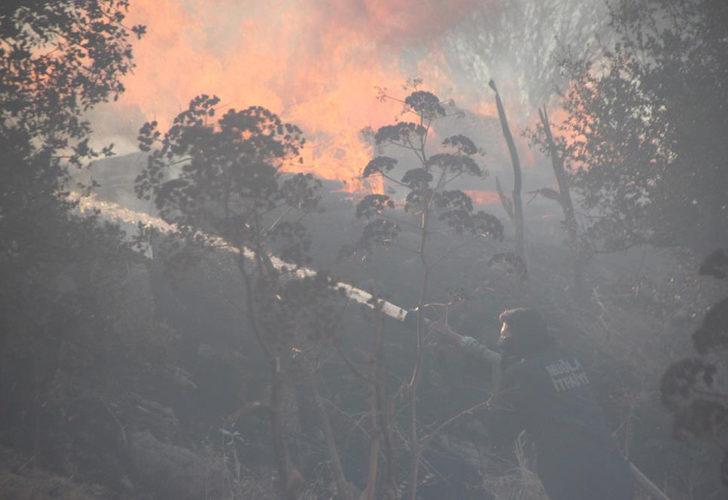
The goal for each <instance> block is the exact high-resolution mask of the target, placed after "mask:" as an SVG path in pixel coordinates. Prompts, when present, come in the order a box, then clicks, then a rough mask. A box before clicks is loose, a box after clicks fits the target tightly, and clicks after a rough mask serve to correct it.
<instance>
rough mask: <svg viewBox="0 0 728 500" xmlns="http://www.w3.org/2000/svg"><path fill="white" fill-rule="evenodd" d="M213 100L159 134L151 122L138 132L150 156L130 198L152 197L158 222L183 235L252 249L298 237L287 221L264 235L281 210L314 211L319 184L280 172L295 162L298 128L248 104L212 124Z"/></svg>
mask: <svg viewBox="0 0 728 500" xmlns="http://www.w3.org/2000/svg"><path fill="white" fill-rule="evenodd" d="M218 102H219V99H218V98H217V97H211V96H208V95H201V96H198V97H196V98H195V99H193V100H192V101H191V102H190V105H189V107H188V109H187V110H186V111H184V112H182V113H180V114H179V115H177V117H175V119H174V121H173V124H172V127H171V128H170V129H169V130H168V131H167V132H166V133H165V134H164V135H162V134H161V132H159V131H158V130H157V124H156V123H155V122H150V123H147V124H145V125H144V126H143V127H142V128H141V130H140V132H139V142H140V147H142V148H145V149H146V150H148V151H149V152H150V156H149V158H148V163H147V167H146V168H145V169H144V171H143V172H142V173H141V174H140V175H139V177H138V178H137V180H136V186H135V189H136V192H137V195H138V196H140V197H143V198H145V199H154V202H155V204H156V206H157V207H158V208H159V210H160V213H161V214H162V216H163V217H164V218H165V219H166V220H168V221H169V222H173V223H175V224H177V225H178V226H180V227H181V228H183V229H184V230H186V231H194V230H205V231H207V232H212V233H213V234H216V235H218V236H221V237H224V238H226V239H228V240H230V241H233V242H236V243H237V244H240V245H245V244H251V245H254V246H256V247H257V246H259V245H262V244H263V242H262V241H261V239H267V238H268V237H269V236H273V235H275V236H277V237H279V238H280V237H286V238H287V239H289V240H290V239H291V237H292V236H294V235H296V236H299V238H298V239H299V240H300V239H301V236H302V231H301V230H300V228H299V227H298V226H294V225H291V224H292V223H291V222H290V221H289V222H288V223H285V224H281V223H279V224H276V225H274V226H273V227H272V229H271V232H270V233H267V232H266V230H264V227H263V226H264V225H265V224H266V220H269V219H271V217H272V215H273V214H279V213H281V211H286V210H293V211H296V212H300V213H312V212H314V211H316V210H317V209H318V202H319V199H320V197H319V194H318V189H319V188H320V182H319V181H317V180H315V179H314V178H313V176H311V175H310V174H295V175H287V176H284V175H283V174H282V173H281V168H282V167H283V166H284V165H285V164H287V163H290V162H292V161H296V160H298V159H299V158H300V157H299V152H300V150H301V148H302V147H303V146H304V144H305V139H304V138H303V135H302V133H301V130H300V129H299V128H298V127H296V126H295V125H291V124H289V123H284V122H283V121H282V120H281V119H280V118H279V117H278V116H277V115H275V114H274V113H272V112H270V111H268V110H267V109H265V108H261V107H255V106H254V107H250V108H247V109H244V110H241V111H237V110H234V109H231V110H229V111H227V112H226V113H225V114H224V115H223V116H222V117H220V118H219V119H218V120H217V122H213V121H211V120H212V119H214V118H215V116H216V108H215V106H216V105H217V104H218ZM155 146H156V147H155ZM175 174H176V175H175ZM269 223H270V220H269ZM294 229H295V230H294ZM299 253H300V252H299Z"/></svg>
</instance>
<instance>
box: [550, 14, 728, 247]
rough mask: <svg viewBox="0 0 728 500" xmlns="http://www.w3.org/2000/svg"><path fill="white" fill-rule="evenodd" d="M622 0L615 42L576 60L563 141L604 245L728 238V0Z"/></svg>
mask: <svg viewBox="0 0 728 500" xmlns="http://www.w3.org/2000/svg"><path fill="white" fill-rule="evenodd" d="M637 5H639V7H636V4H634V3H633V2H620V3H618V4H617V5H616V6H615V7H614V8H613V11H612V16H611V25H612V27H613V28H614V30H615V32H616V33H617V37H618V41H617V43H616V44H615V46H614V48H613V49H612V50H609V51H607V52H606V53H605V54H604V57H603V58H600V59H598V60H597V61H595V62H594V63H589V62H583V61H581V62H580V61H571V62H567V63H566V65H565V68H566V70H567V72H568V73H569V74H571V75H572V77H573V79H572V82H571V85H570V86H569V88H568V91H567V93H566V95H565V96H564V100H563V105H564V109H565V111H566V116H565V118H564V119H563V121H562V122H561V124H560V125H559V127H558V132H557V135H558V136H560V139H559V147H560V149H561V152H562V156H563V158H564V162H565V166H566V169H567V171H571V172H573V177H572V182H573V187H574V190H575V192H576V194H577V195H578V197H579V199H580V201H581V203H582V205H583V206H584V207H585V208H586V210H587V214H586V215H585V218H586V224H585V225H586V231H587V235H588V236H589V237H590V239H591V241H592V242H593V243H594V249H595V251H613V250H619V249H624V248H628V247H630V246H633V245H638V244H643V243H649V244H655V245H667V246H670V245H682V246H686V247H689V248H693V249H696V250H698V251H700V252H703V251H706V250H708V249H710V248H714V247H715V246H716V245H722V244H725V239H726V238H727V237H728V236H727V235H728V209H727V208H726V202H725V192H726V188H727V187H728V168H726V158H728V142H727V141H726V140H725V130H728V108H727V107H726V106H727V104H726V103H728V94H727V93H726V92H728V91H727V90H726V86H725V78H726V71H728V69H727V66H726V64H727V63H726V58H725V57H724V54H725V53H726V49H728V24H726V22H725V20H726V19H727V18H728V5H727V4H726V3H725V2H722V1H719V0H699V1H691V2H681V1H677V0H675V1H673V0H668V1H658V0H645V1H643V2H640V3H639V4H637Z"/></svg>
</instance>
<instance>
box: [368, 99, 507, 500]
mask: <svg viewBox="0 0 728 500" xmlns="http://www.w3.org/2000/svg"><path fill="white" fill-rule="evenodd" d="M382 97H383V98H385V99H386V98H390V99H391V97H390V96H387V95H383V96H382ZM402 103H403V115H407V116H408V117H409V116H411V117H412V119H413V121H400V122H396V123H394V124H391V125H385V126H383V127H380V128H379V129H378V130H377V131H376V133H375V134H374V141H375V143H376V144H377V145H378V146H380V147H386V146H388V147H393V148H396V149H400V150H405V151H407V152H409V153H411V155H412V156H413V157H414V161H415V164H416V166H415V167H414V168H411V169H409V170H407V171H406V172H405V173H404V175H403V176H402V178H401V179H396V178H394V177H392V176H391V175H390V172H391V171H392V170H393V169H394V167H395V166H396V164H397V163H398V161H397V160H396V159H395V158H392V157H389V156H377V157H375V158H373V159H372V160H371V161H370V162H369V163H368V164H367V165H366V167H365V168H364V170H363V172H362V176H363V177H370V176H373V175H379V176H382V177H383V178H385V179H387V180H388V181H389V182H391V183H394V184H396V185H397V186H399V187H401V188H403V189H404V190H405V192H406V193H407V194H406V197H405V200H404V211H405V213H406V214H408V215H410V216H411V217H412V218H414V221H415V222H414V223H412V222H409V221H405V220H402V219H398V217H397V215H396V212H395V211H394V208H395V200H394V199H392V198H391V197H390V196H389V195H386V194H370V195H367V196H365V197H364V198H363V199H362V200H361V201H360V202H359V204H358V205H357V208H356V215H357V217H358V218H365V219H367V221H368V222H367V224H366V225H365V226H364V229H363V232H362V237H361V239H360V241H359V244H358V246H359V247H360V248H365V249H371V248H373V246H374V245H384V246H389V245H393V244H397V245H399V243H397V242H396V239H397V237H398V235H399V234H400V233H401V232H403V231H406V230H407V229H408V228H409V232H414V234H415V235H416V239H417V245H416V247H415V248H409V250H410V251H411V252H413V253H415V254H416V255H417V256H418V259H419V261H420V264H421V281H420V288H419V294H418V299H417V300H418V302H417V308H416V311H417V322H416V333H417V336H416V347H415V363H414V366H413V368H412V374H411V377H410V380H409V382H408V384H407V390H408V396H409V408H410V415H409V417H410V418H409V426H410V436H409V438H410V442H409V446H410V449H411V452H412V462H411V469H410V477H409V493H408V497H409V498H411V499H413V500H414V498H415V496H416V493H417V487H418V471H419V465H420V457H421V451H422V450H421V442H420V441H421V439H420V437H419V434H418V425H419V422H418V419H417V387H418V383H419V380H420V377H421V365H422V350H423V335H424V316H423V309H424V306H425V304H426V303H427V301H428V296H429V293H430V291H429V286H430V283H429V280H430V274H431V270H432V266H434V265H436V264H437V261H438V258H436V256H433V255H432V252H431V251H430V249H429V248H428V241H429V240H430V235H431V233H432V232H433V231H436V230H438V229H437V228H438V224H440V225H441V226H444V227H445V228H450V229H452V230H453V231H455V232H456V233H458V234H463V233H466V232H468V233H471V234H474V235H477V236H483V237H487V238H495V239H502V238H503V226H502V224H501V222H500V221H499V220H498V219H497V218H496V217H494V216H492V215H490V214H487V213H485V212H483V211H475V210H474V209H473V203H472V200H471V199H470V197H469V196H468V195H467V194H465V193H464V192H463V191H461V190H457V189H452V190H451V189H447V187H448V185H449V184H450V183H451V182H452V181H453V180H454V179H456V178H458V177H460V176H463V175H468V176H476V177H477V176H483V175H485V171H484V170H483V168H482V167H481V166H480V165H479V164H478V162H477V161H476V158H477V155H478V154H479V153H480V151H479V150H478V148H477V147H476V146H475V144H474V143H473V141H472V140H470V139H469V138H468V137H466V136H464V135H454V136H451V137H446V138H445V139H444V140H443V141H442V143H441V150H440V151H439V152H437V151H431V149H432V148H431V146H430V145H428V139H430V138H431V136H432V127H433V124H434V123H435V122H437V121H438V120H442V119H444V118H445V117H446V115H447V113H446V105H444V104H443V103H442V102H441V101H440V100H439V99H438V98H437V96H435V95H434V94H432V93H430V92H426V91H422V90H415V91H413V92H412V93H410V94H409V95H408V96H407V97H406V98H405V99H404V100H403V101H402ZM400 246H402V245H400ZM404 248H407V247H406V246H404Z"/></svg>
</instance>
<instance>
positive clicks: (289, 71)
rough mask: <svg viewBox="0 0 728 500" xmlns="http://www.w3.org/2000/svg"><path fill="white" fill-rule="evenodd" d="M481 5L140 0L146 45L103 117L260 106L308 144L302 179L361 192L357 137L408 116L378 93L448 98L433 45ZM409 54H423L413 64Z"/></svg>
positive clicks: (137, 17) (165, 119)
mask: <svg viewBox="0 0 728 500" xmlns="http://www.w3.org/2000/svg"><path fill="white" fill-rule="evenodd" d="M475 3H476V0H432V1H429V2H421V1H418V0H334V1H331V2H320V1H316V0H269V1H266V2H239V1H234V0H217V1H205V0H187V1H185V2H181V1H178V0H133V1H132V2H131V8H130V11H129V19H128V23H129V24H130V25H131V24H136V23H142V24H146V25H147V28H148V34H147V35H146V36H145V37H144V38H143V39H142V40H141V41H139V42H137V43H136V45H135V60H136V64H137V67H136V69H135V71H134V74H132V75H130V76H129V77H128V78H127V79H126V80H125V86H126V88H127V91H126V93H125V94H124V95H123V96H122V97H121V99H120V100H119V102H117V103H114V104H112V105H110V107H107V109H106V111H104V112H105V113H113V116H114V117H115V119H114V120H108V121H114V122H116V120H117V118H116V117H119V116H126V117H130V116H134V117H135V118H142V117H143V119H146V120H150V119H156V120H157V121H159V122H160V126H161V127H162V128H165V127H167V126H168V125H169V121H170V120H171V118H172V117H173V116H174V115H175V114H177V113H178V112H179V111H181V110H182V109H184V108H185V107H186V105H187V102H188V101H189V99H190V98H192V97H193V96H195V95H198V94H201V93H206V94H215V95H218V96H219V97H220V98H221V107H222V108H225V109H227V108H229V107H236V108H243V107H246V106H250V105H262V106H265V107H268V108H269V109H271V110H272V111H274V112H276V113H278V114H280V115H281V117H282V118H283V119H285V120H287V121H290V122H292V123H296V124H297V125H299V126H301V128H302V129H303V130H304V132H305V133H306V136H307V138H308V139H309V141H308V145H307V147H306V149H305V151H304V160H305V161H304V164H303V166H302V168H303V169H304V170H307V171H310V172H313V173H315V174H317V175H319V176H321V177H324V178H328V179H338V180H342V181H344V182H345V183H346V185H345V189H346V190H347V191H353V190H357V189H361V188H362V183H361V181H360V180H359V179H358V176H359V173H360V172H361V170H362V169H363V167H364V166H365V165H366V163H367V161H368V160H369V159H370V158H371V155H372V151H371V148H370V146H368V145H367V144H365V143H364V142H363V141H361V140H360V138H359V131H360V130H361V129H362V128H364V127H366V126H374V127H377V126H380V125H382V124H385V123H389V122H391V121H392V120H393V119H394V117H395V116H396V115H397V113H398V112H399V111H400V109H401V108H400V105H399V104H398V103H395V102H391V101H390V102H379V101H377V99H376V90H375V87H376V86H381V87H389V88H390V89H393V92H395V93H397V91H398V89H399V88H400V85H401V84H402V83H403V82H404V81H406V79H407V78H408V77H409V76H412V73H414V72H416V73H417V74H418V75H419V76H421V77H423V78H424V80H425V82H426V83H427V84H428V85H429V86H430V87H434V88H435V90H436V91H437V89H438V88H440V89H449V88H452V84H451V82H450V80H449V77H448V72H447V65H446V64H447V63H446V61H445V57H444V55H443V54H442V52H441V51H440V50H439V49H438V48H437V45H438V44H437V43H436V42H437V40H438V39H439V37H441V36H443V35H444V34H445V33H446V32H447V30H448V29H450V28H451V27H452V26H454V25H455V24H456V23H457V22H458V21H459V20H460V19H462V18H463V16H465V15H467V13H468V12H469V10H470V9H471V8H473V6H474V4H475ZM408 48H416V49H417V51H418V54H420V55H418V56H417V58H416V60H415V61H414V62H412V61H411V60H410V59H408V58H410V57H411V54H410V55H408V54H409V53H410V52H412V51H409V52H408V51H407V50H405V49H408ZM485 97H486V96H484V98H485ZM488 100H489V99H488ZM139 125H141V123H138V124H136V127H138V126H139ZM106 126H107V127H108V125H106ZM113 126H117V127H119V126H120V125H119V124H118V123H117V124H116V125H112V127H113ZM129 128H131V127H129ZM127 135H129V134H127ZM368 188H369V189H373V190H381V188H382V186H381V185H377V184H376V183H375V184H374V185H371V186H368Z"/></svg>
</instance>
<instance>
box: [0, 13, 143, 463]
mask: <svg viewBox="0 0 728 500" xmlns="http://www.w3.org/2000/svg"><path fill="white" fill-rule="evenodd" d="M126 8H127V2H126V1H115V0H104V1H102V0H97V1H92V0H88V1H76V0H73V1H71V0H59V1H53V2H51V1H22V2H19V1H10V2H3V3H2V5H1V6H0V176H2V179H3V181H2V183H0V234H2V237H1V238H0V281H1V282H2V287H0V311H1V312H0V352H2V355H3V361H2V363H0V365H2V370H3V374H2V377H0V380H2V381H3V383H2V384H1V385H0V390H2V391H3V392H2V399H3V402H4V403H3V405H2V409H0V422H1V423H2V425H3V428H4V431H7V434H12V435H15V436H17V438H16V439H15V440H14V441H15V443H14V444H16V445H18V446H19V447H20V448H23V447H24V446H25V445H26V444H27V442H28V441H30V442H31V453H32V455H33V457H35V460H38V461H40V460H41V459H42V455H43V454H44V453H50V451H51V450H50V449H46V447H45V445H46V444H47V442H43V441H42V436H46V437H48V436H50V435H51V433H50V430H49V429H45V428H41V427H42V424H43V421H44V420H45V421H46V423H50V422H56V423H57V420H55V419H57V418H58V417H59V416H60V415H62V414H63V412H64V411H65V409H64V408H67V405H68V404H70V403H69V396H70V394H69V393H70V391H71V388H70V387H68V385H64V384H57V380H55V379H54V377H56V376H57V374H58V373H60V372H62V371H63V370H64V369H67V368H68V367H67V366H64V365H63V363H62V362H61V361H59V358H60V353H61V350H62V347H63V346H64V345H65V346H77V345H78V344H79V343H86V344H87V345H90V344H93V345H94V346H98V345H99V344H100V343H102V342H105V341H108V340H109V338H110V336H111V335H112V334H113V332H114V329H113V326H112V325H113V324H114V322H115V320H116V319H117V314H122V313H123V311H121V308H119V309H120V310H118V311H116V310H114V309H113V308H109V307H108V306H109V301H112V302H113V300H115V299H117V298H118V294H119V291H120V289H119V287H118V286H117V285H116V284H115V282H116V281H117V280H119V277H120V276H123V273H124V272H125V270H126V269H127V266H128V265H129V263H130V262H133V261H134V259H135V257H134V255H133V253H132V252H131V249H130V248H129V247H128V245H126V244H124V243H122V239H121V238H122V236H123V235H122V233H121V232H120V231H119V230H118V228H116V227H113V226H108V225H101V224H99V223H98V221H97V220H96V219H95V218H93V217H91V218H82V217H80V216H79V215H77V214H74V213H73V212H72V211H71V209H72V208H73V207H74V205H75V203H74V202H73V201H71V200H69V199H68V198H67V197H66V196H65V195H66V194H67V193H66V189H67V188H68V187H69V186H68V184H69V170H68V169H69V166H72V165H82V164H83V163H84V162H86V161H87V160H88V159H90V158H93V157H95V156H97V155H98V154H110V152H111V149H110V148H105V149H104V150H102V151H101V152H96V151H93V150H92V149H91V148H90V147H89V136H90V134H91V128H90V125H89V123H88V122H87V121H85V119H84V118H83V117H84V114H85V113H86V112H88V111H89V109H90V108H92V107H93V106H94V105H96V104H98V103H100V102H105V101H108V100H109V99H112V98H116V97H117V96H118V95H119V94H120V93H121V92H122V91H123V85H122V84H121V78H122V77H123V76H124V75H125V74H126V73H127V72H128V71H129V70H130V69H131V68H132V50H131V43H130V39H131V37H132V36H133V35H134V34H135V33H136V34H137V35H139V36H141V35H142V34H143V31H144V28H143V27H141V26H135V27H132V28H127V27H125V26H124V24H123V22H124V19H125V14H126ZM102 311H103V312H102ZM87 331H95V332H98V335H97V336H94V337H91V338H90V339H89V338H85V339H84V338H83V335H84V332H87ZM75 369H77V370H78V371H79V372H80V371H81V370H82V367H81V366H80V363H79V366H77V367H76V368H75ZM99 376H100V377H103V374H101V373H100V374H99ZM54 383H56V385H53V384H54ZM51 395H52V396H53V398H51V397H50V396H51ZM23 415H25V416H30V418H23ZM48 448H52V447H51V446H50V445H48Z"/></svg>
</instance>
